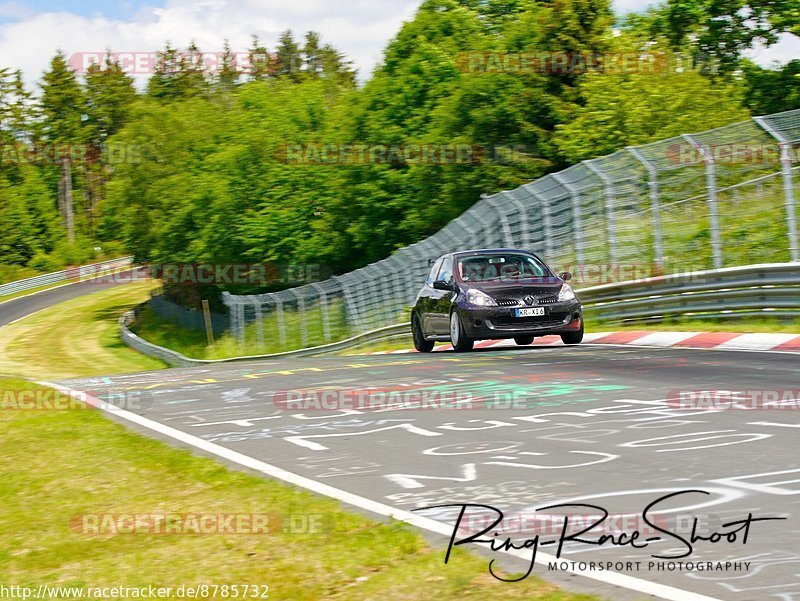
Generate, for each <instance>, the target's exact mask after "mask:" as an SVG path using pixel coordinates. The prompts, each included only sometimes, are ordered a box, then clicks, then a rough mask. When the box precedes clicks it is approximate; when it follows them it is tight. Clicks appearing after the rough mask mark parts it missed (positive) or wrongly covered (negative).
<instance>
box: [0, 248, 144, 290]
mask: <svg viewBox="0 0 800 601" xmlns="http://www.w3.org/2000/svg"><path fill="white" fill-rule="evenodd" d="M132 263H133V257H132V256H129V257H122V258H119V259H111V260H109V261H102V262H100V263H93V264H91V265H81V266H80V267H71V268H68V269H64V270H62V271H54V272H53V273H45V274H42V275H37V276H34V277H32V278H27V279H24V280H17V281H16V282H9V283H7V284H2V285H0V297H3V296H6V295H8V294H16V293H18V292H25V291H26V290H33V289H34V288H41V287H42V286H49V285H50V284H58V283H59V282H68V281H70V280H77V281H80V280H82V279H91V277H92V276H94V275H98V276H99V275H102V272H103V271H105V270H109V269H117V268H120V267H127V266H129V265H131V264H132Z"/></svg>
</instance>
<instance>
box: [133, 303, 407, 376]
mask: <svg viewBox="0 0 800 601" xmlns="http://www.w3.org/2000/svg"><path fill="white" fill-rule="evenodd" d="M134 316H135V312H134V311H128V312H127V313H125V314H124V315H123V316H122V317H120V319H119V328H120V337H121V338H122V341H123V342H124V343H125V344H127V345H128V346H129V347H131V348H133V349H135V350H137V351H139V352H140V353H144V354H145V355H149V356H150V357H155V358H157V359H161V360H162V361H164V362H165V363H167V364H168V365H170V366H172V367H189V366H192V365H206V364H209V363H229V362H231V361H245V360H253V359H284V358H287V357H310V356H312V355H323V354H325V353H335V352H337V351H342V350H345V349H347V348H351V347H354V346H358V345H360V344H364V343H367V342H374V341H377V340H390V339H392V338H402V337H407V336H410V335H411V330H410V328H409V326H408V324H405V323H403V324H397V325H393V326H388V327H385V328H380V329H378V330H374V331H372V332H364V333H363V334H359V335H358V336H353V337H352V338H348V339H347V340H340V341H339V342H333V343H331V344H324V345H321V346H314V347H310V348H305V349H298V350H295V351H285V352H283V353H273V354H270V355H254V356H249V357H231V358H228V359H192V358H191V357H186V356H185V355H182V354H181V353H179V352H177V351H173V350H172V349H168V348H165V347H163V346H158V345H157V344H153V343H152V342H147V341H146V340H144V339H143V338H140V337H139V336H137V335H136V334H134V333H133V332H131V331H130V328H129V327H128V326H130V324H131V323H132V322H133V319H134Z"/></svg>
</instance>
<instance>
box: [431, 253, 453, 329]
mask: <svg viewBox="0 0 800 601" xmlns="http://www.w3.org/2000/svg"><path fill="white" fill-rule="evenodd" d="M434 281H436V282H443V283H447V284H450V285H452V283H453V257H452V255H450V256H446V257H444V261H442V265H441V267H440V269H439V272H438V273H437V274H436V278H435V280H434ZM452 301H453V292H452V291H451V290H437V289H435V288H434V289H433V293H432V294H431V299H430V303H431V311H430V315H431V327H432V330H433V332H434V333H435V334H437V335H447V334H448V333H449V332H450V305H451V303H452Z"/></svg>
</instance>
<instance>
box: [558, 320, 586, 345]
mask: <svg viewBox="0 0 800 601" xmlns="http://www.w3.org/2000/svg"><path fill="white" fill-rule="evenodd" d="M582 340H583V321H581V329H580V330H578V331H577V332H567V333H566V334H561V341H562V342H563V343H564V344H580V343H581V341H582Z"/></svg>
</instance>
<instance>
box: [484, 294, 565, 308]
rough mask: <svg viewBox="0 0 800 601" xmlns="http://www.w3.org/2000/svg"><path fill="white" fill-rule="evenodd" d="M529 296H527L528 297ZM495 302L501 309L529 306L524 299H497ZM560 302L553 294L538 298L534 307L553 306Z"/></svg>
mask: <svg viewBox="0 0 800 601" xmlns="http://www.w3.org/2000/svg"><path fill="white" fill-rule="evenodd" d="M526 296H527V295H526ZM495 302H496V303H497V305H498V306H499V307H519V306H528V305H527V303H526V302H525V300H524V297H523V298H522V299H519V300H518V299H515V298H497V299H495ZM557 302H558V295H556V294H553V295H550V296H537V297H536V302H535V303H533V306H534V307H535V306H537V305H552V304H554V303H557Z"/></svg>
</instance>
